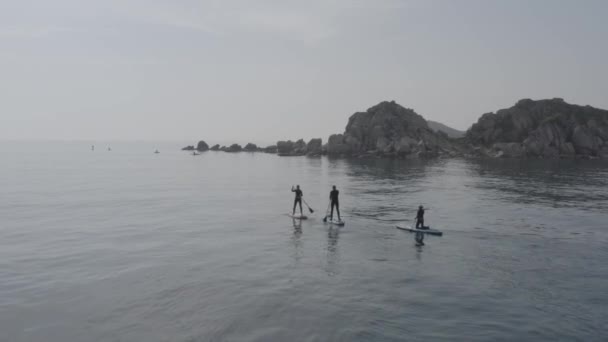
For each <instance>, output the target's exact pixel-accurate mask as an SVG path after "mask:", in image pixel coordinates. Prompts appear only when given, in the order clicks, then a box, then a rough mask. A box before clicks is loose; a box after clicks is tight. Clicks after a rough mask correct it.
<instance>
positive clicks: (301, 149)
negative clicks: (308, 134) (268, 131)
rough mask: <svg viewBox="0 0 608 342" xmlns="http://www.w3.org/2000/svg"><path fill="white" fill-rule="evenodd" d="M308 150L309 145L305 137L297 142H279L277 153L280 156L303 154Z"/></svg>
mask: <svg viewBox="0 0 608 342" xmlns="http://www.w3.org/2000/svg"><path fill="white" fill-rule="evenodd" d="M307 152H308V147H307V145H306V143H305V142H304V139H299V140H298V141H296V142H293V141H291V140H287V141H278V142H277V153H278V155H279V156H282V157H284V156H303V155H306V153H307Z"/></svg>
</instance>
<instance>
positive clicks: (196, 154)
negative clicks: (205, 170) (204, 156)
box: [192, 152, 200, 156]
mask: <svg viewBox="0 0 608 342" xmlns="http://www.w3.org/2000/svg"><path fill="white" fill-rule="evenodd" d="M199 154H200V153H196V152H192V155H193V156H198V155H199Z"/></svg>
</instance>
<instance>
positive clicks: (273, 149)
mask: <svg viewBox="0 0 608 342" xmlns="http://www.w3.org/2000/svg"><path fill="white" fill-rule="evenodd" d="M262 152H264V153H277V145H270V146H266V147H264V148H263V149H262Z"/></svg>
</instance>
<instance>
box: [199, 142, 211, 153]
mask: <svg viewBox="0 0 608 342" xmlns="http://www.w3.org/2000/svg"><path fill="white" fill-rule="evenodd" d="M196 150H197V151H199V152H205V151H208V150H209V145H207V143H206V142H204V141H203V140H201V141H199V142H198V144H197V145H196Z"/></svg>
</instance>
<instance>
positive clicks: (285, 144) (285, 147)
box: [277, 140, 294, 155]
mask: <svg viewBox="0 0 608 342" xmlns="http://www.w3.org/2000/svg"><path fill="white" fill-rule="evenodd" d="M293 146H294V143H293V141H291V140H288V141H278V142H277V153H278V154H279V155H290V154H291V153H292V151H293Z"/></svg>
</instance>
